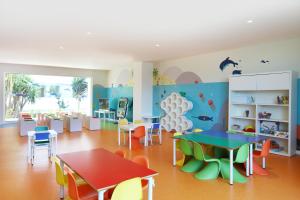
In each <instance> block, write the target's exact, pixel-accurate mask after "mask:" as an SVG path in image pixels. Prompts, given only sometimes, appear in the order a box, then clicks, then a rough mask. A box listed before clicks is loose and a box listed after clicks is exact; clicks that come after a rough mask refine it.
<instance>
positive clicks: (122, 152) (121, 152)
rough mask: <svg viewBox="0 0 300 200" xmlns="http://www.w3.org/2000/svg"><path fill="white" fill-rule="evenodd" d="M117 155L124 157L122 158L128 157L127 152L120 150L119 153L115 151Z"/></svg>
mask: <svg viewBox="0 0 300 200" xmlns="http://www.w3.org/2000/svg"><path fill="white" fill-rule="evenodd" d="M115 154H116V155H118V156H120V157H122V158H125V157H126V152H125V151H123V150H122V149H118V150H117V151H115Z"/></svg>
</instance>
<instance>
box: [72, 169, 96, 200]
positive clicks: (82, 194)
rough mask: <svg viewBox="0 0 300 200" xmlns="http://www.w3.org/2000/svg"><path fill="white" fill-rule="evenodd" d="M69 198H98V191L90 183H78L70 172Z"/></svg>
mask: <svg viewBox="0 0 300 200" xmlns="http://www.w3.org/2000/svg"><path fill="white" fill-rule="evenodd" d="M68 194H69V197H68V198H67V199H68V200H81V199H88V200H97V199H98V193H97V192H96V191H95V190H94V189H93V188H92V187H91V186H89V185H88V184H85V185H77V184H76V180H75V178H74V176H73V174H72V173H70V172H68Z"/></svg>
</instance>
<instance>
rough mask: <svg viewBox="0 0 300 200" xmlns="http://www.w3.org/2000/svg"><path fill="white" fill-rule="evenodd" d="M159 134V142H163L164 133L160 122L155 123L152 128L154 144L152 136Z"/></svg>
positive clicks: (151, 133) (151, 134)
mask: <svg viewBox="0 0 300 200" xmlns="http://www.w3.org/2000/svg"><path fill="white" fill-rule="evenodd" d="M153 136H158V138H159V144H161V143H162V134H161V126H160V124H159V123H153V124H152V127H151V130H150V142H151V144H152V137H153Z"/></svg>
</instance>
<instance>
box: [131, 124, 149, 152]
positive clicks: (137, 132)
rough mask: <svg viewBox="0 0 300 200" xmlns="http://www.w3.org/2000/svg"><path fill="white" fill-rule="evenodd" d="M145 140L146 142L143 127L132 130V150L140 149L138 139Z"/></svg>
mask: <svg viewBox="0 0 300 200" xmlns="http://www.w3.org/2000/svg"><path fill="white" fill-rule="evenodd" d="M141 138H145V141H144V142H146V131H145V126H139V127H137V128H135V129H134V133H133V134H132V135H131V145H132V149H133V150H137V149H141V148H142V145H141V144H140V139H141Z"/></svg>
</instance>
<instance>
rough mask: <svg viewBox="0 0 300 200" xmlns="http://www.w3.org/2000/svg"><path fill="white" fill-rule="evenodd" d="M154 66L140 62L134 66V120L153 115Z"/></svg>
mask: <svg viewBox="0 0 300 200" xmlns="http://www.w3.org/2000/svg"><path fill="white" fill-rule="evenodd" d="M152 73H153V64H152V63H145V62H139V63H135V64H134V66H133V80H134V86H133V119H134V120H135V119H142V116H143V115H152V104H153V103H152V102H153V99H152V98H153V76H152Z"/></svg>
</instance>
